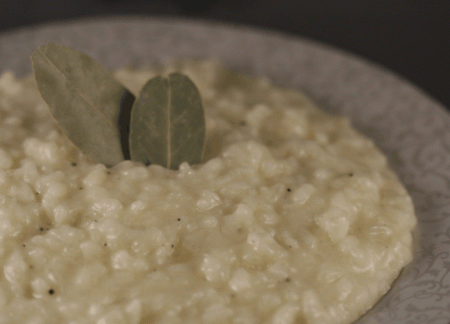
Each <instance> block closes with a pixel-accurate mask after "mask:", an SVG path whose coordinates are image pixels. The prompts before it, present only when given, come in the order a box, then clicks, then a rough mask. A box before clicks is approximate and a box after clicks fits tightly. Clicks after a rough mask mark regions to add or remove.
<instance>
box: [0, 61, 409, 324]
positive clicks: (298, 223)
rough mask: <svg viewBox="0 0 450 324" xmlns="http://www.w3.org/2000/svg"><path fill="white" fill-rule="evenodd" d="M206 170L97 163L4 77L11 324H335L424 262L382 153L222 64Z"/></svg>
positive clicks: (143, 73)
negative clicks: (415, 260)
mask: <svg viewBox="0 0 450 324" xmlns="http://www.w3.org/2000/svg"><path fill="white" fill-rule="evenodd" d="M173 70H178V71H181V72H183V73H185V74H187V75H189V76H190V77H191V78H192V80H193V81H194V82H195V83H196V84H197V86H198V88H199V90H200V92H201V94H202V97H203V101H204V106H205V114H206V126H207V139H206V154H205V157H204V163H203V164H201V165H194V166H191V165H188V164H187V163H184V164H182V165H181V166H180V168H179V170H178V171H172V170H168V169H165V168H163V167H160V166H156V165H150V166H144V165H142V164H138V163H133V162H130V161H124V162H122V163H120V164H118V165H116V166H115V167H113V168H109V169H108V168H106V167H105V166H104V165H101V164H94V163H92V162H90V161H89V160H88V159H87V158H86V157H85V156H84V155H82V154H80V153H79V151H78V150H77V149H76V148H75V147H73V145H72V144H71V143H70V142H69V141H68V139H66V138H65V137H64V136H63V135H62V134H61V132H60V131H59V130H58V128H57V126H56V124H55V123H54V121H53V119H52V118H51V117H50V114H49V112H48V110H47V108H46V105H45V104H44V102H43V101H42V100H41V98H40V96H39V93H38V92H37V90H36V86H35V83H34V80H33V79H32V78H31V77H29V78H26V79H23V80H18V79H16V78H15V77H14V76H13V75H12V74H10V73H5V74H4V75H3V76H1V77H0V269H1V272H0V323H2V324H4V323H8V324H9V323H20V324H25V323H29V324H31V323H33V324H38V323H42V324H52V323H55V324H61V323H71V324H75V323H77V324H78V323H79V324H81V323H86V324H87V323H97V324H119V323H120V324H128V323H129V324H138V323H142V324H144V323H148V324H156V323H158V324H170V323H192V324H194V323H196V324H198V323H205V324H206V323H208V324H209V323H211V324H212V323H217V324H218V323H220V324H222V323H236V324H237V323H239V324H261V323H272V324H294V323H295V324H303V323H309V324H313V323H314V324H319V323H323V324H325V323H326V324H332V323H349V322H351V321H354V320H355V319H357V318H358V317H359V316H360V315H361V314H362V313H364V312H365V311H366V310H368V309H369V308H370V307H371V306H373V304H374V303H375V302H376V301H377V300H378V299H379V298H380V297H381V296H382V295H383V294H384V293H386V292H387V290H388V289H389V287H390V285H391V283H392V281H393V280H394V279H395V278H396V277H397V276H398V274H399V272H400V270H401V269H402V268H403V267H404V266H405V265H406V264H407V263H408V262H409V261H410V260H411V258H412V236H411V231H412V229H413V228H414V226H415V224H416V219H415V216H414V210H413V205H412V202H411V199H410V197H409V196H408V194H407V192H406V190H405V189H404V187H403V186H402V185H401V184H400V182H399V181H398V180H397V178H396V176H395V175H394V173H393V172H392V171H391V170H390V169H389V167H388V165H387V162H386V158H385V157H384V156H383V154H381V153H380V151H379V150H378V149H377V148H376V147H375V146H374V144H373V142H372V141H370V140H369V139H366V138H364V137H363V136H361V135H360V134H359V133H357V132H356V131H355V130H354V129H353V128H352V127H351V126H350V124H349V122H348V120H346V119H344V118H341V117H335V116H330V115H328V114H326V113H324V112H322V111H320V110H319V109H317V108H316V107H315V106H314V105H313V104H312V103H311V102H310V101H309V100H308V99H307V98H305V97H304V96H303V95H302V94H300V93H298V92H296V91H292V90H286V89H280V88H278V87H276V86H273V85H271V84H270V82H269V81H268V80H266V79H252V78H249V77H245V76H240V75H236V74H233V73H230V72H227V71H225V70H223V69H222V68H220V67H219V66H218V65H217V64H216V63H214V62H212V61H204V62H184V63H173V64H172V65H170V66H168V67H165V68H161V69H156V68H154V69H151V68H149V69H141V70H132V69H121V70H118V71H116V72H115V74H116V77H117V78H118V79H119V80H121V81H122V82H123V83H124V84H125V85H127V86H128V87H129V88H130V89H132V91H134V92H136V93H137V92H138V91H139V89H140V87H141V86H142V85H143V84H144V83H145V82H146V81H147V80H148V79H149V78H150V77H153V76H154V75H155V74H156V73H166V72H169V71H173Z"/></svg>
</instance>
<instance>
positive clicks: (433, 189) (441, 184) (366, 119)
mask: <svg viewBox="0 0 450 324" xmlns="http://www.w3.org/2000/svg"><path fill="white" fill-rule="evenodd" d="M53 41H56V42H59V43H62V44H65V45H68V46H71V47H74V48H76V49H78V50H81V51H83V52H86V53H88V54H90V55H92V56H94V57H96V58H97V59H98V60H100V61H101V62H102V63H103V64H105V65H106V66H107V67H108V68H114V67H119V66H121V65H125V64H133V65H140V64H143V63H147V62H155V63H161V62H164V61H167V60H170V59H171V58H174V57H175V58H176V57H194V58H200V57H217V58H219V59H220V60H221V61H222V62H223V63H224V64H225V65H227V66H229V67H232V68H237V69H239V70H241V71H243V72H248V73H252V74H256V75H265V76H268V77H269V78H271V79H272V80H274V81H275V82H276V83H278V84H281V85H286V86H291V87H296V88H300V89H302V90H303V91H305V92H306V93H307V94H308V95H309V96H310V97H312V99H314V100H315V101H316V102H317V103H318V104H319V105H321V106H322V107H323V108H324V109H326V110H328V111H330V112H332V113H339V114H343V115H346V116H348V117H350V119H351V120H352V122H353V124H354V125H355V127H356V128H358V129H359V130H360V131H362V132H363V133H365V134H366V135H367V136H369V137H371V138H372V139H373V140H374V141H375V142H376V143H377V145H378V146H379V147H380V148H381V149H382V150H383V151H384V152H385V153H386V154H387V156H388V157H389V162H390V164H391V166H392V167H393V168H394V169H395V171H396V172H397V173H398V175H399V176H400V178H401V180H402V181H403V182H404V184H405V185H406V187H407V188H408V190H409V192H410V193H411V195H412V197H413V200H414V204H415V207H416V211H417V216H418V218H419V231H420V234H419V237H420V238H419V245H420V247H419V248H418V251H417V253H416V256H415V259H414V261H413V262H412V263H411V264H410V265H408V266H407V267H406V268H405V270H404V271H403V272H402V274H401V275H400V277H399V278H398V280H397V281H396V282H395V284H394V285H393V288H392V289H391V290H390V291H389V293H388V294H387V295H385V296H384V297H383V298H382V299H381V301H380V302H379V303H378V304H377V305H376V306H375V307H374V308H373V309H372V310H370V311H369V312H368V313H367V314H366V315H364V316H363V317H362V318H361V319H360V320H359V321H357V323H359V324H362V323H365V324H375V323H377V324H379V323H389V324H397V323H398V324H406V323H408V324H425V323H430V324H431V323H432V324H448V323H449V322H450V216H449V215H450V116H449V114H448V113H447V112H446V111H445V110H444V109H443V107H442V106H440V105H439V104H438V103H437V102H435V101H434V100H432V99H431V98H429V97H427V96H426V95H425V94H424V93H423V92H422V91H420V90H419V89H417V88H415V87H414V86H412V85H411V84H409V83H408V82H406V81H405V80H402V79H401V78H399V77H398V76H396V75H394V74H392V73H390V72H389V71H386V70H384V69H382V68H380V67H378V66H375V65H373V64H371V63H369V62H366V61H364V60H362V59H360V58H357V57H354V56H351V55H349V54H348V53H344V52H340V51H338V50H336V49H334V48H330V47H327V46H324V45H321V44H317V43H314V42H310V41H306V40H304V39H300V38H293V37H288V36H285V35H282V34H276V33H271V32H267V31H262V30H254V29H250V28H245V27H237V26H230V25H222V24H217V23H211V22H199V21H180V20H173V19H155V18H133V17H128V18H123V17H122V18H112V19H107V20H104V19H102V20H99V19H91V20H83V21H75V22H68V23H61V24H53V25H47V26H42V27H38V28H33V29H23V30H19V31H14V32H10V33H6V34H3V35H0V73H2V72H4V71H5V70H12V71H14V72H15V73H16V74H19V75H24V74H27V73H30V71H31V65H30V59H29V56H30V55H31V53H32V52H33V50H34V49H35V48H36V47H37V46H39V45H42V44H46V43H48V42H53Z"/></svg>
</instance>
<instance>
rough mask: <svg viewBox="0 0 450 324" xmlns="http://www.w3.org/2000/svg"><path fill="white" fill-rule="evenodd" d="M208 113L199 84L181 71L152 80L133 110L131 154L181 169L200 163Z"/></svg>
mask: <svg viewBox="0 0 450 324" xmlns="http://www.w3.org/2000/svg"><path fill="white" fill-rule="evenodd" d="M204 142H205V116H204V111H203V105H202V100H201V97H200V93H199V91H198V89H197V87H196V86H195V84H194V83H193V82H192V81H191V80H190V79H189V78H188V77H187V76H185V75H183V74H181V73H172V74H170V75H169V76H168V78H165V77H162V76H157V77H155V78H153V79H151V80H149V81H148V82H147V83H146V84H145V85H144V87H143V88H142V90H141V92H140V94H139V96H138V97H137V98H136V100H135V102H134V104H133V108H132V111H131V121H130V156H131V159H132V160H134V161H139V162H142V163H146V164H149V163H152V164H158V165H162V166H164V167H166V168H170V169H174V170H176V169H178V167H179V165H180V164H181V163H183V162H188V163H189V164H191V165H192V164H197V163H200V162H201V160H202V157H203V149H204Z"/></svg>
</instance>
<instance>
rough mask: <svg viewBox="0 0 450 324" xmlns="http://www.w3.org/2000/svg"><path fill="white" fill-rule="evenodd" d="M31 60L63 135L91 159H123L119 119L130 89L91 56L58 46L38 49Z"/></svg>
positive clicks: (114, 161)
mask: <svg viewBox="0 0 450 324" xmlns="http://www.w3.org/2000/svg"><path fill="white" fill-rule="evenodd" d="M31 60H32V64H33V71H34V76H35V79H36V83H37V87H38V90H39V92H40V93H41V96H42V98H43V99H44V101H45V102H46V103H47V105H48V106H49V108H50V111H51V113H52V115H53V117H54V118H55V119H56V120H57V121H58V123H59V125H60V127H61V129H62V130H63V132H64V133H65V134H66V136H67V137H68V138H69V139H70V140H71V141H72V142H73V143H74V144H75V145H76V146H78V148H79V149H80V150H81V151H82V152H84V153H85V154H87V155H88V156H89V157H90V158H91V159H92V160H93V161H94V162H98V163H103V164H105V165H106V166H108V167H110V166H113V165H115V164H117V163H119V162H121V161H122V160H124V158H125V157H124V153H123V152H124V151H123V149H122V146H121V142H123V137H124V135H121V134H120V132H119V129H118V122H119V116H120V114H121V106H122V104H123V101H126V102H129V100H123V98H126V97H129V96H130V93H129V91H128V90H127V89H126V88H125V87H123V86H122V85H121V84H120V83H119V82H118V81H116V80H115V79H114V78H113V76H112V75H111V74H110V73H109V71H108V70H106V68H104V67H103V66H102V65H101V64H100V63H99V62H97V61H96V60H95V59H93V58H91V57H90V56H88V55H86V54H84V53H81V52H78V51H75V50H73V49H71V48H68V47H65V46H63V45H60V44H56V43H51V44H48V45H44V46H41V47H39V48H37V49H36V51H35V52H34V53H33V55H32V57H31ZM128 110H129V109H128ZM122 115H123V114H122Z"/></svg>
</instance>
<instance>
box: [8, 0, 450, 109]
mask: <svg viewBox="0 0 450 324" xmlns="http://www.w3.org/2000/svg"><path fill="white" fill-rule="evenodd" d="M130 14H136V15H141V16H142V15H148V16H166V17H167V16H172V17H184V18H199V19H208V20H216V21H221V22H232V23H238V24H243V25H249V26H254V27H260V28H265V29H270V30H275V31H281V32H285V33H287V34H291V35H298V36H301V37H304V38H308V39H311V40H316V41H319V42H323V43H326V44H329V45H333V46H335V47H337V48H340V49H343V50H346V51H348V52H351V53H353V54H357V55H359V56H362V57H364V58H366V59H369V60H371V61H373V62H375V63H377V64H380V65H382V66H384V67H386V68H388V69H390V70H392V71H394V72H396V73H397V74H399V75H401V76H402V77H404V78H406V79H407V80H409V81H411V82H412V83H414V84H415V85H417V86H418V87H420V88H421V89H422V90H424V91H425V92H427V93H428V94H429V95H430V96H432V97H434V98H435V99H437V100H438V101H440V102H441V103H442V104H443V105H444V106H446V108H447V109H449V108H450V0H317V1H314V0H278V1H277V0H128V1H126V0H78V1H77V0H59V1H57V0H0V33H1V32H5V31H8V30H14V29H17V28H21V27H30V26H35V25H38V24H42V23H46V22H53V21H62V20H68V19H76V18H81V17H94V16H103V17H108V16H115V15H130ZM0 46H1V44H0ZM449 110H450V109H449Z"/></svg>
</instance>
